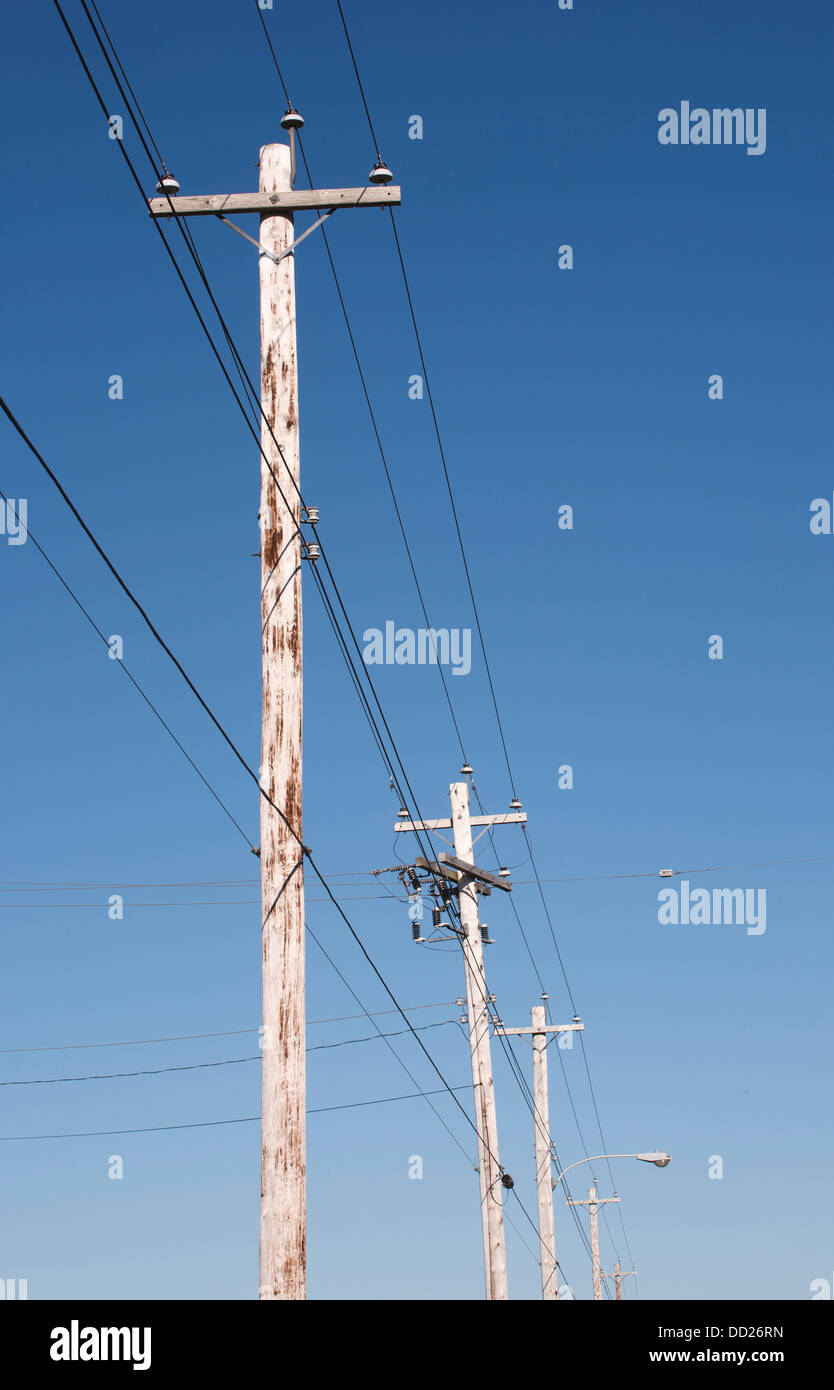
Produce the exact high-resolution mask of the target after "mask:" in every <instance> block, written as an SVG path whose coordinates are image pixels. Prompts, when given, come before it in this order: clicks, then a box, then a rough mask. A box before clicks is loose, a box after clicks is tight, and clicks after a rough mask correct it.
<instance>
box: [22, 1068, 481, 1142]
mask: <svg viewBox="0 0 834 1390" xmlns="http://www.w3.org/2000/svg"><path fill="white" fill-rule="evenodd" d="M453 1089H454V1090H455V1091H469V1090H471V1089H472V1086H471V1082H470V1083H469V1085H463V1086H455V1087H454V1088H453ZM426 1095H431V1096H440V1095H443V1089H442V1088H441V1089H440V1090H438V1091H414V1092H413V1093H411V1094H409V1095H402V1096H378V1097H377V1098H376V1099H374V1100H360V1101H349V1102H347V1103H346V1104H344V1105H322V1106H318V1107H316V1108H314V1109H312V1110H308V1111H307V1112H306V1113H307V1114H308V1115H324V1114H326V1113H328V1112H329V1111H332V1110H358V1109H360V1108H364V1107H365V1106H368V1105H391V1104H392V1103H393V1102H394V1101H397V1100H418V1099H419V1098H420V1097H425V1096H426ZM260 1118H261V1117H260V1115H241V1116H240V1117H239V1118H237V1119H234V1120H196V1121H193V1122H192V1123H191V1124H178V1125H142V1126H141V1127H140V1128H136V1129H86V1130H75V1131H73V1132H72V1133H67V1134H0V1144H14V1143H20V1142H22V1141H23V1140H26V1139H97V1138H100V1137H102V1136H104V1135H111V1134H161V1133H162V1132H163V1131H166V1130H172V1129H210V1128H213V1127H214V1126H216V1125H246V1124H255V1123H256V1122H258V1121H259V1120H260Z"/></svg>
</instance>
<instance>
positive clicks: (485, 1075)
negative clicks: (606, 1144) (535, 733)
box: [449, 782, 508, 1298]
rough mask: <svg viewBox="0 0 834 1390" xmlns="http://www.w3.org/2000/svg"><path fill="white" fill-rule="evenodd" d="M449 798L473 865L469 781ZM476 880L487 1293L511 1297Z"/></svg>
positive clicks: (461, 886)
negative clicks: (508, 1286)
mask: <svg viewBox="0 0 834 1390" xmlns="http://www.w3.org/2000/svg"><path fill="white" fill-rule="evenodd" d="M449 797H450V800H451V803H452V832H453V836H454V841H455V855H456V857H457V858H458V859H460V860H463V861H464V862H465V863H467V864H472V863H474V860H473V857H472V856H473V849H472V827H471V826H470V824H469V783H468V782H453V783H452V785H451V786H450V787H449ZM476 882H477V879H475V878H473V877H471V876H469V875H466V874H462V875H461V877H460V878H459V880H458V896H459V901H460V924H461V929H462V931H463V937H462V945H463V965H464V973H465V977H466V1013H467V1019H468V1023H469V1050H470V1055H471V1060H472V1085H473V1087H474V1091H475V1117H476V1124H477V1129H478V1174H479V1178H480V1189H481V1212H482V1214H483V1233H484V1252H485V1255H486V1270H487V1289H486V1296H487V1298H507V1296H508V1294H507V1250H506V1245H505V1242H504V1209H503V1205H502V1201H501V1199H502V1196H503V1193H502V1190H501V1169H500V1167H499V1163H498V1123H497V1120H496V1116H495V1088H494V1085H493V1079H492V1054H491V1052H490V1045H489V1022H490V1011H489V1003H490V1000H489V994H488V992H487V985H486V975H485V973H484V948H483V944H482V942H481V930H480V921H479V914H478V895H477V892H476V888H475V884H476Z"/></svg>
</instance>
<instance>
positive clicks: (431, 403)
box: [336, 0, 634, 1264]
mask: <svg viewBox="0 0 834 1390" xmlns="http://www.w3.org/2000/svg"><path fill="white" fill-rule="evenodd" d="M336 4H337V8H338V11H339V17H340V19H341V22H342V28H343V30H344V34H345V39H346V42H347V45H348V50H349V52H350V57H351V62H352V65H353V70H354V73H355V76H356V82H357V86H358V89H359V93H360V96H361V99H362V105H363V107H364V110H365V115H366V117H367V121H368V126H369V129H370V133H371V139H372V141H373V144H374V148H375V150H376V153H377V158H379V157H380V154H379V145H378V141H377V138H376V132H375V130H374V126H373V121H372V119H371V114H370V110H369V107H368V102H367V98H366V96H365V90H364V86H363V83H362V78H361V75H360V72H359V67H358V64H357V61H356V55H355V52H354V48H353V44H352V42H351V38H350V33H349V31H348V26H347V21H346V19H345V14H344V10H343V9H342V5H341V0H336ZM388 211H389V216H390V222H391V228H392V232H393V236H394V242H395V245H396V250H397V259H398V261H399V265H400V271H401V274H402V279H403V286H404V289H405V295H406V300H407V303H408V309H409V314H410V317H411V322H412V326H413V329H414V335H415V340H416V344H417V352H418V356H419V359H420V364H421V367H422V371H423V380H424V384H425V390H426V398H427V400H428V403H429V409H430V413H431V417H432V423H433V427H434V433H435V437H436V440H437V446H438V452H439V455H440V461H441V465H442V469H443V476H444V479H445V482H446V488H447V492H448V496H449V504H450V508H451V512H452V518H453V521H454V528H455V533H456V535H457V540H458V545H459V549H460V555H461V560H462V563H463V569H464V574H465V576H466V583H467V588H468V590H469V596H470V600H471V604H472V612H473V615H474V618H475V626H476V629H477V632H478V638H479V642H480V646H481V652H482V655H483V659H484V668H485V671H486V676H487V682H488V685H489V690H490V696H491V699H492V705H493V709H494V713H495V719H496V724H497V727H498V733H499V738H500V742H501V747H502V750H503V754H504V761H505V764H506V768H507V775H508V778H509V782H510V788H511V791H512V797H513V800H516V799H517V789H516V782H515V777H514V775H513V769H512V765H511V763H510V756H509V751H508V748H507V741H506V737H505V733H504V725H503V721H502V718H501V712H500V709H499V707H498V698H497V694H496V690H495V683H494V681H493V677H492V670H491V666H490V662H489V657H488V654H487V649H486V642H485V639H484V634H483V628H482V625H481V618H480V612H479V609H478V603H477V600H476V598H475V590H474V586H473V583H472V576H471V572H470V567H469V562H468V559H467V555H466V548H465V546H464V542H463V534H462V531H461V527H460V519H459V516H458V511H457V506H456V504H455V498H454V492H453V489H452V483H451V478H450V476H449V469H448V464H447V461H446V451H445V448H444V446H443V439H442V436H441V433H440V425H439V421H438V417H437V412H436V409H435V405H434V398H433V394H432V390H431V382H430V379H429V374H428V368H427V364H426V359H425V354H424V351H423V344H422V338H421V335H420V329H419V325H418V323H417V316H416V312H415V308H414V300H413V297H412V294H411V287H410V284H409V280H408V274H407V271H406V266H405V259H404V256H403V251H402V246H401V243H400V238H399V234H398V232H397V226H396V220H395V218H394V212H393V209H392V208H389V209H388ZM522 833H523V834H524V838H525V840H526V842H527V848H528V851H529V855H530V863H531V867H532V869H533V873H534V876H535V878H536V882H537V884H538V887H539V891H540V895H541V900H542V904H543V907H544V911H545V916H546V920H547V923H548V927H549V929H550V934H551V937H552V940H553V946H554V949H555V951H556V956H557V959H558V961H559V966H560V969H561V972H562V975H563V978H564V982H565V985H566V988H567V991H568V996H569V998H570V1001H571V1004H572V1006H573V1009H574V1013H576V1012H577V1010H576V1005H575V1001H574V1000H573V995H572V991H571V988H570V983H569V981H568V977H567V972H566V970H565V966H564V961H563V959H562V954H561V951H560V949H559V944H558V941H557V939H556V933H555V931H554V928H553V923H552V920H551V917H550V912H549V909H548V907H547V902H546V900H545V897H544V891H543V889H542V886H541V882H540V878H539V872H538V868H537V866H536V862H535V856H534V853H533V846H532V841H531V840H530V837H529V833H528V831H527V826H526V825H523V826H522ZM579 1040H580V1048H581V1051H582V1056H583V1060H584V1064H585V1071H586V1075H587V1080H588V1086H589V1090H590V1093H591V1099H592V1103H593V1109H594V1114H595V1116H596V1120H597V1125H598V1129H599V1134H600V1139H601V1141H602V1143H603V1148H605V1140H604V1135H603V1132H602V1126H601V1123H600V1120H599V1109H598V1105H597V1099H596V1094H595V1090H594V1086H593V1081H592V1078H591V1073H590V1068H589V1065H588V1060H587V1051H586V1048H585V1043H584V1039H583V1037H582V1034H581V1033H580V1035H579ZM606 1163H607V1165H608V1170H609V1174H610V1176H611V1180H612V1184H613V1181H614V1179H613V1172H612V1171H611V1165H610V1162H609V1161H608V1160H606ZM603 1212H604V1208H603ZM618 1214H619V1218H620V1223H621V1226H622V1230H623V1237H624V1239H625V1242H626V1248H627V1249H628V1251H629V1258H630V1259H631V1261H632V1264H633V1263H634V1260H633V1257H632V1255H631V1250H630V1248H629V1245H628V1236H627V1234H626V1230H625V1224H624V1221H623V1216H622V1211H621V1209H620V1208H619V1206H618Z"/></svg>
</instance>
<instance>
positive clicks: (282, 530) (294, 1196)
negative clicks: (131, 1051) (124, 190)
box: [148, 108, 401, 1299]
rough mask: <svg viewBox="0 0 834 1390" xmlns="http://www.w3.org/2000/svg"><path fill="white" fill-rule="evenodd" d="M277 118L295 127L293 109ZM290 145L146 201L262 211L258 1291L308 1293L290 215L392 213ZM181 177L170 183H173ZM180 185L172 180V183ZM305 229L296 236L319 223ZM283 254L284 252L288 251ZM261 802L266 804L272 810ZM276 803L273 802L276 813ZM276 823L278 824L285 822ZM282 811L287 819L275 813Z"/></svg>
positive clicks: (377, 189) (389, 199) (374, 181)
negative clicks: (319, 170)
mask: <svg viewBox="0 0 834 1390" xmlns="http://www.w3.org/2000/svg"><path fill="white" fill-rule="evenodd" d="M281 125H282V126H283V128H284V129H285V130H290V131H291V136H290V138H291V139H293V138H294V132H295V130H297V129H299V128H300V126H301V125H303V121H302V120H301V118H300V116H299V115H298V112H297V111H293V110H292V108H290V109H288V111H287V113H286V115H285V116H284V117H283V118H282V121H281ZM292 164H293V161H292V151H291V148H290V146H289V145H264V146H263V147H262V148H261V158H260V166H259V167H260V171H261V173H260V181H259V188H258V192H257V193H209V194H192V195H189V196H187V197H184V198H180V197H178V196H172V194H171V191H170V190H167V191H166V190H165V189H164V188H163V186H162V184H159V185H157V191H158V192H162V193H164V196H161V197H158V198H150V199H149V200H148V210H149V212H150V214H151V216H152V217H159V218H167V217H174V216H177V217H210V216H216V217H220V218H221V220H222V221H224V222H226V223H227V224H228V225H229V226H231V227H233V228H234V230H235V231H237V232H241V233H242V235H243V236H244V237H246V238H247V240H249V241H252V240H253V238H252V237H250V236H249V233H248V232H244V231H243V229H242V228H241V227H236V226H235V224H234V223H231V222H229V219H228V217H227V216H226V214H227V213H230V212H234V213H258V214H259V215H260V240H259V242H258V243H257V245H258V247H259V251H260V285H261V409H262V411H263V423H262V426H261V450H262V455H263V457H262V461H261V511H260V521H261V646H262V670H263V713H262V723H261V771H260V786H261V791H262V793H264V794H263V795H262V796H261V846H260V856H261V895H262V936H263V1032H262V1048H263V1083H262V1091H263V1095H262V1110H261V1116H262V1118H261V1230H260V1297H261V1298H282V1299H303V1298H305V1297H306V1292H307V1289H306V1271H307V1238H306V1231H307V1196H306V1182H305V1176H306V1175H305V1164H306V1154H305V1052H304V1044H305V997H304V886H303V878H304V869H303V862H302V861H303V851H302V848H301V801H302V798H301V705H302V699H301V697H302V680H301V676H302V647H301V636H302V633H301V556H302V545H301V533H300V529H299V528H300V524H301V520H302V508H301V497H300V485H299V450H298V430H299V426H298V371H297V364H296V334H295V264H294V253H293V251H292V250H291V247H292V246H293V244H294V242H293V230H294V229H293V213H294V212H295V211H296V210H301V211H322V210H324V212H325V215H326V216H329V214H330V213H331V212H333V211H335V210H337V209H340V208H360V207H361V208H368V207H396V206H397V205H398V204H399V203H400V202H401V193H400V189H399V188H398V187H396V186H394V185H391V186H390V187H388V186H384V185H386V184H387V182H388V181H389V180H390V178H391V173H390V170H388V169H386V168H385V167H384V166H383V165H382V164H381V162H380V163H379V164H377V166H375V168H374V169H373V170H372V171H371V173H370V175H369V180H370V182H369V183H368V184H367V185H366V186H365V187H360V188H319V189H315V188H313V189H309V190H297V189H294V188H293V186H292ZM172 182H173V183H174V184H175V185H176V180H172ZM177 186H178V185H177ZM323 220H324V219H323V218H321V219H319V222H316V223H314V224H313V226H312V227H308V228H307V230H306V231H305V232H302V234H301V236H299V238H298V242H301V241H303V240H304V239H305V237H307V236H309V235H310V233H311V231H314V230H315V228H316V227H317V226H319V224H320V222H321V221H323ZM287 252H288V253H289V254H284V253H287ZM270 802H272V803H274V804H273V805H271V804H270ZM276 807H278V808H279V810H280V814H279V811H278V810H276V809H275V808H276ZM282 817H283V818H282ZM284 818H285V819H284Z"/></svg>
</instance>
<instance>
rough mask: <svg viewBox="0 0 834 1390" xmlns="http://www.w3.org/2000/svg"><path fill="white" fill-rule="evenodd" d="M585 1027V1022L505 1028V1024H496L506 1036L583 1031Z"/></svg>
mask: <svg viewBox="0 0 834 1390" xmlns="http://www.w3.org/2000/svg"><path fill="white" fill-rule="evenodd" d="M584 1028H585V1024H584V1023H546V1024H545V1025H544V1027H542V1028H505V1027H504V1025H503V1024H496V1025H495V1032H496V1033H503V1034H504V1036H505V1037H509V1036H510V1035H511V1034H512V1036H514V1037H521V1035H522V1034H523V1033H534V1034H538V1033H581V1032H583V1031H584Z"/></svg>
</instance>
